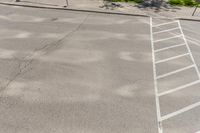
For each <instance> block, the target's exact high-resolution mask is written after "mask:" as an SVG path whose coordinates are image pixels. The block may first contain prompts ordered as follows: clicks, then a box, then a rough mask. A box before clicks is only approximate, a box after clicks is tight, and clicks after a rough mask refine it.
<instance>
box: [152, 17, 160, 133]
mask: <svg viewBox="0 0 200 133" xmlns="http://www.w3.org/2000/svg"><path fill="white" fill-rule="evenodd" d="M152 30H153V29H152V17H150V33H151V48H152V62H153V78H154V91H155V101H156V113H157V125H158V133H163V127H162V122H161V113H160V103H159V97H158V85H157V80H156V65H155V52H154V44H153V33H152Z"/></svg>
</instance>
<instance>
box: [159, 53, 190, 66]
mask: <svg viewBox="0 0 200 133" xmlns="http://www.w3.org/2000/svg"><path fill="white" fill-rule="evenodd" d="M187 55H190V53H186V54H181V55H177V56H173V57H170V58H166V59H162V60H159V61H156V62H155V63H156V64H159V63H163V62H167V61H170V60H174V59H178V58H181V57H184V56H187Z"/></svg>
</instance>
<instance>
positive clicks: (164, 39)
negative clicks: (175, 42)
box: [154, 34, 183, 43]
mask: <svg viewBox="0 0 200 133" xmlns="http://www.w3.org/2000/svg"><path fill="white" fill-rule="evenodd" d="M179 37H183V35H182V34H180V35H176V36H172V37H168V38H163V39H159V40H155V41H154V43H157V42H162V41H166V40H170V39H174V38H179Z"/></svg>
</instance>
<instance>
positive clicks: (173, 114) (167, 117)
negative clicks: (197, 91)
mask: <svg viewBox="0 0 200 133" xmlns="http://www.w3.org/2000/svg"><path fill="white" fill-rule="evenodd" d="M198 106H200V102H196V103H194V104H191V105H189V106H186V107H184V108H182V109H180V110H178V111H175V112H173V113H170V114H167V115H165V116H162V117H161V119H162V121H164V120H167V119H169V118H172V117H174V116H177V115H179V114H182V113H184V112H186V111H189V110H191V109H194V108H196V107H198Z"/></svg>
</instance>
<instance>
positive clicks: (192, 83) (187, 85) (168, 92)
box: [158, 80, 200, 97]
mask: <svg viewBox="0 0 200 133" xmlns="http://www.w3.org/2000/svg"><path fill="white" fill-rule="evenodd" d="M198 83H200V80H197V81H194V82H191V83H189V84H185V85H182V86H179V87H176V88H174V89H171V90H168V91H165V92H162V93H159V94H158V96H159V97H161V96H164V95H167V94H170V93H173V92H176V91H180V90H182V89H185V88H187V87H190V86H193V85H196V84H198Z"/></svg>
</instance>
